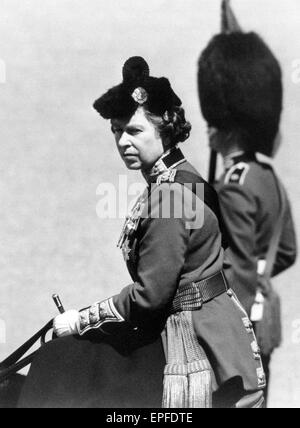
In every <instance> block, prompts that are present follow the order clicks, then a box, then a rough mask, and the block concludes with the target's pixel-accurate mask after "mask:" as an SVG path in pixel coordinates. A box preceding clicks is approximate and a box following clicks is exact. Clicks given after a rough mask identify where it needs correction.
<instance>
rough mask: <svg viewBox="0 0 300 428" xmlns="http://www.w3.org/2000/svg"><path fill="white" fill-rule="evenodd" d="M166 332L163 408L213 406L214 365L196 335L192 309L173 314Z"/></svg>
mask: <svg viewBox="0 0 300 428" xmlns="http://www.w3.org/2000/svg"><path fill="white" fill-rule="evenodd" d="M164 334H165V335H166V345H167V346H166V347H167V349H166V359H167V365H166V368H165V376H164V394H163V408H211V407H212V375H211V370H212V369H211V366H210V363H209V361H208V359H207V357H206V354H205V352H204V350H203V348H202V347H201V345H200V344H199V342H198V339H197V337H196V335H195V332H194V328H193V324H192V314H191V312H181V313H177V314H174V315H171V316H170V317H169V319H168V321H167V325H166V329H165V332H164Z"/></svg>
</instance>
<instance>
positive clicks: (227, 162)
mask: <svg viewBox="0 0 300 428" xmlns="http://www.w3.org/2000/svg"><path fill="white" fill-rule="evenodd" d="M255 159H256V155H255V153H253V152H243V151H240V152H235V153H232V154H231V155H229V156H226V157H225V158H224V168H225V170H226V171H228V170H229V169H230V168H232V167H233V166H234V165H237V164H238V163H240V162H250V161H253V160H255Z"/></svg>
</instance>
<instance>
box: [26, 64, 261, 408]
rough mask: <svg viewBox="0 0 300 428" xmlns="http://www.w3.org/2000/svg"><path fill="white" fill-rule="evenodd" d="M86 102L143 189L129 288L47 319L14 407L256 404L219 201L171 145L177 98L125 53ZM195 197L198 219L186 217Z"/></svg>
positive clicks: (133, 230) (131, 241)
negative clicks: (110, 82)
mask: <svg viewBox="0 0 300 428" xmlns="http://www.w3.org/2000/svg"><path fill="white" fill-rule="evenodd" d="M94 107H95V109H96V110H97V112H98V113H99V114H100V115H101V116H102V117H103V118H105V119H109V120H110V123H111V127H112V132H113V134H114V138H115V141H116V144H117V147H118V150H119V152H120V155H121V158H122V159H123V161H124V162H125V164H126V166H127V167H128V168H129V169H130V170H141V172H142V173H143V176H144V177H145V179H146V182H147V184H148V187H147V189H146V191H145V193H144V194H143V195H142V196H141V197H140V198H139V199H138V201H137V203H136V205H135V207H134V208H133V210H132V213H131V215H130V216H129V217H128V218H127V220H126V223H125V225H124V229H123V231H122V234H121V237H120V241H119V247H120V248H121V249H122V250H123V254H124V258H125V261H126V263H127V266H128V269H129V272H130V274H131V276H132V279H133V283H132V284H130V285H129V286H127V287H125V288H124V289H123V290H122V291H121V292H120V293H119V294H118V295H116V296H114V297H111V298H109V299H107V300H105V301H102V302H97V303H95V304H93V305H92V306H90V307H88V308H86V309H83V310H81V311H68V312H66V313H64V314H62V315H59V316H58V317H57V318H56V319H55V321H54V331H55V333H56V335H57V336H58V337H60V339H59V340H57V341H54V342H52V343H51V344H50V345H46V347H44V348H43V349H42V351H41V354H40V356H39V357H38V358H37V360H36V361H35V362H34V364H33V365H32V368H31V372H30V375H29V379H28V382H27V386H26V387H25V389H24V392H23V399H22V401H21V403H22V406H23V407H27V406H28V405H30V403H34V404H35V406H36V405H38V407H47V406H51V405H53V403H54V405H56V406H64V405H66V404H67V405H70V403H71V405H72V406H74V405H75V406H76V405H77V406H78V405H79V406H80V407H90V406H92V405H95V406H98V407H160V406H161V405H162V406H163V407H165V408H173V407H178V408H184V407H190V408H192V407H201V408H206V407H211V406H212V405H214V406H221V405H222V406H227V407H260V406H262V404H263V393H262V390H263V388H264V387H265V376H264V372H263V369H262V362H261V358H260V354H259V351H258V346H257V342H256V339H255V336H254V332H253V329H252V325H251V322H250V321H249V318H248V317H247V314H246V312H245V311H244V309H243V308H242V306H241V304H240V303H239V301H238V300H237V298H236V296H235V294H234V293H233V292H232V291H231V289H230V288H229V285H228V284H227V282H226V280H225V277H224V274H223V255H224V248H225V243H224V239H222V219H221V215H220V210H219V205H218V198H217V195H216V192H215V191H214V190H213V189H212V188H211V187H210V186H209V185H208V184H207V183H206V182H205V181H204V180H203V179H202V178H201V176H200V175H199V173H198V172H197V171H196V170H195V169H194V168H193V167H192V166H191V165H190V164H189V163H188V162H187V160H186V159H185V157H184V155H183V153H182V152H181V150H180V149H179V147H178V144H179V143H180V142H184V141H185V140H187V138H188V137H189V133H190V130H191V126H190V124H189V123H188V122H187V121H186V119H185V113H184V110H183V108H182V103H181V100H180V99H179V97H178V96H177V95H176V94H175V92H174V91H173V89H172V87H171V85H170V83H169V81H168V80H167V79H166V78H155V77H152V76H151V75H150V71H149V67H148V64H147V63H146V62H145V60H144V59H143V58H140V57H134V58H130V59H129V60H128V61H127V62H126V64H125V65H124V68H123V82H122V83H121V84H120V85H118V86H116V87H113V88H112V89H110V90H109V91H108V92H107V93H105V94H104V95H103V96H102V97H100V98H99V99H98V100H97V101H96V102H95V104H94ZM197 184H198V185H199V186H200V189H201V191H200V192H199V191H198V187H199V186H197ZM202 190H203V192H202ZM183 191H184V193H183ZM168 195H171V199H170V205H169V213H168V214H167V215H165V214H161V211H163V210H161V207H162V204H163V203H164V202H165V199H166V197H167V196H168ZM195 204H196V207H198V211H197V213H198V214H199V213H200V212H202V213H203V215H204V218H205V221H204V224H203V222H200V223H198V222H195V223H194V221H193V222H192V223H191V219H193V218H194V216H195V211H193V208H192V207H193V206H195ZM178 213H180V215H178ZM73 336H74V337H73ZM163 349H164V351H165V352H163ZM164 366H165V367H164ZM49 367H51V370H50V371H51V373H49ZM47 372H48V375H47ZM53 372H54V373H57V374H58V376H53ZM58 372H59V373H58ZM163 377H164V380H163ZM36 384H39V385H40V386H39V387H37V386H36ZM83 385H85V386H86V387H85V388H83ZM212 395H213V397H212ZM55 400H57V401H55ZM212 400H213V401H212Z"/></svg>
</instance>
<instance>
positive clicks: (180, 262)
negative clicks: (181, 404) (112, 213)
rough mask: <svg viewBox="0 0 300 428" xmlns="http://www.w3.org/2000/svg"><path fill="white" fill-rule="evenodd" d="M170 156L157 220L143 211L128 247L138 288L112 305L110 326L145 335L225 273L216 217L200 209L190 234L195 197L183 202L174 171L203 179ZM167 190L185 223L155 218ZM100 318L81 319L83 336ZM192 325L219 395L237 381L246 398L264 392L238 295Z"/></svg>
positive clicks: (202, 312) (156, 202)
mask: <svg viewBox="0 0 300 428" xmlns="http://www.w3.org/2000/svg"><path fill="white" fill-rule="evenodd" d="M172 156H174V154H173V155H172V154H171V156H170V158H169V159H168V157H166V158H165V159H164V163H165V164H166V165H167V167H166V166H165V168H162V169H160V168H158V172H157V175H156V176H155V181H156V182H157V183H160V182H161V184H160V185H156V186H155V187H154V188H153V190H152V191H151V192H150V193H149V198H150V194H151V196H152V199H151V202H150V205H151V204H152V205H151V214H152V215H151V218H149V217H147V216H146V215H145V208H144V212H143V215H142V216H141V218H140V219H139V221H138V227H137V230H136V232H135V233H134V234H133V235H132V237H131V238H130V239H128V241H127V242H126V245H123V250H124V254H125V258H126V259H127V265H128V269H129V271H130V273H131V276H132V279H133V283H132V284H130V285H128V286H127V287H125V288H124V289H123V290H122V291H121V292H120V294H118V295H117V296H114V297H113V299H111V300H110V307H109V312H110V317H108V318H109V321H110V322H116V323H122V322H126V323H128V324H130V325H132V326H133V327H134V328H135V329H137V330H141V331H143V330H145V331H146V330H149V329H150V330H151V329H153V328H154V325H155V324H156V323H157V321H159V319H160V318H161V316H162V315H163V314H164V315H166V314H167V312H168V307H169V305H170V304H171V303H172V300H173V299H174V296H175V294H176V292H177V290H178V289H179V288H180V287H182V286H184V285H186V284H191V283H192V282H198V281H200V280H203V279H206V278H209V277H211V276H213V275H215V274H217V273H218V272H220V271H222V269H223V261H224V249H223V248H222V235H221V232H220V225H219V221H218V218H217V216H216V214H215V213H214V212H213V211H212V209H211V208H209V207H208V206H207V205H206V204H203V202H201V201H200V205H198V207H197V210H198V211H197V212H198V214H197V215H199V212H200V213H201V212H202V213H203V214H204V221H203V224H202V223H201V226H200V227H198V226H199V224H198V223H197V228H195V229H191V228H189V227H187V224H188V223H189V220H190V219H191V218H193V215H194V214H195V213H194V212H193V210H192V208H191V207H192V204H191V201H192V199H193V197H192V191H191V190H189V193H188V192H187V195H189V196H186V197H185V198H184V201H183V199H182V189H183V187H185V186H183V185H182V184H179V183H176V182H172V179H170V180H169V179H168V177H169V178H170V177H171V176H172V172H174V171H186V172H189V173H192V174H194V176H195V177H199V174H198V172H197V171H196V170H195V169H194V168H193V167H192V166H191V165H190V164H189V163H188V162H187V161H186V160H185V159H184V157H183V155H182V154H181V152H180V151H179V150H178V151H177V152H176V154H175V158H174V161H172ZM178 159H179V162H178ZM180 159H181V160H180ZM175 160H176V161H175ZM174 162H175V163H174ZM164 176H165V180H164V179H163V177H164ZM147 178H148V181H149V183H150V181H153V177H152V178H151V177H147ZM163 190H166V191H170V190H172V192H173V203H172V204H171V211H172V210H174V209H175V210H176V209H177V208H178V207H182V208H184V210H183V212H184V214H183V215H181V216H178V217H179V218H176V216H173V217H174V218H156V215H155V214H157V212H158V211H159V209H160V206H161V200H160V198H159V196H158V195H159V192H161V191H163ZM146 199H147V198H146ZM198 202H199V201H198ZM153 214H154V215H153ZM171 217H172V216H171ZM96 312H97V308H96V307H95V306H94V308H92V309H91V308H89V309H87V310H86V311H83V312H82V321H81V334H85V333H86V332H89V331H90V330H91V329H97V328H99V327H102V326H103V323H105V321H103V320H102V321H101V320H100V321H99V319H98V320H97V317H95V313H96ZM97 321H98V322H97ZM106 321H107V320H106ZM193 325H194V329H195V332H196V335H197V337H198V339H199V341H200V343H201V345H202V346H203V348H204V349H205V351H206V353H207V356H208V358H209V361H210V363H211V365H212V367H213V369H214V374H215V381H216V382H215V385H214V388H215V390H216V389H217V388H218V387H219V386H220V385H222V384H224V383H226V382H227V381H230V380H231V379H233V378H235V379H239V380H240V382H241V384H242V387H243V388H244V390H246V391H257V390H259V389H262V388H263V387H264V386H265V378H264V373H263V369H262V365H261V359H260V354H259V350H258V347H257V343H256V340H255V337H254V334H253V329H252V328H251V323H250V322H249V319H248V317H247V314H246V312H245V311H244V309H243V308H242V307H241V305H240V304H239V302H238V301H237V300H236V299H235V297H234V296H232V293H230V292H229V293H226V292H225V293H223V294H222V295H220V296H219V297H216V298H215V299H213V300H211V301H209V302H207V303H205V304H204V305H203V307H202V308H201V309H199V310H196V311H194V312H193Z"/></svg>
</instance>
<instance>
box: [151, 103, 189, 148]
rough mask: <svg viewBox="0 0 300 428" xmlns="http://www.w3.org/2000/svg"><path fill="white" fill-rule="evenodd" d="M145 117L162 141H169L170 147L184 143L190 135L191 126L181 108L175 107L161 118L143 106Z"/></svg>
mask: <svg viewBox="0 0 300 428" xmlns="http://www.w3.org/2000/svg"><path fill="white" fill-rule="evenodd" d="M143 109H144V112H145V116H146V117H147V119H148V120H149V122H151V123H152V124H153V125H154V126H155V128H156V129H157V131H158V133H159V135H160V136H161V138H162V139H163V140H164V141H169V143H170V146H171V147H172V146H175V145H176V144H178V143H183V142H184V141H186V140H187V139H188V138H189V136H190V133H191V130H192V126H191V124H190V122H188V121H187V120H186V118H185V111H184V109H183V108H182V107H178V106H175V107H174V108H173V109H172V110H170V111H167V112H166V113H165V114H164V115H163V116H162V117H161V116H157V115H155V114H153V113H151V112H149V110H147V106H146V105H145V106H143Z"/></svg>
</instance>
